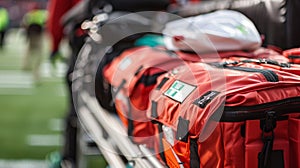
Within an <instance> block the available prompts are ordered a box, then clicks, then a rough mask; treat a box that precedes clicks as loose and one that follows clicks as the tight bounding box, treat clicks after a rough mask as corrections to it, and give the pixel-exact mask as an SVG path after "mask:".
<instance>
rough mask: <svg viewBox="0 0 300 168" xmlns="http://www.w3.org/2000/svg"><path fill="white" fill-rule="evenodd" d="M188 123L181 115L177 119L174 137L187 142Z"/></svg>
mask: <svg viewBox="0 0 300 168" xmlns="http://www.w3.org/2000/svg"><path fill="white" fill-rule="evenodd" d="M189 124H190V121H189V120H186V119H184V118H182V117H181V116H180V117H179V119H178V125H177V132H176V139H177V140H179V141H182V142H185V143H187V142H188V134H189Z"/></svg>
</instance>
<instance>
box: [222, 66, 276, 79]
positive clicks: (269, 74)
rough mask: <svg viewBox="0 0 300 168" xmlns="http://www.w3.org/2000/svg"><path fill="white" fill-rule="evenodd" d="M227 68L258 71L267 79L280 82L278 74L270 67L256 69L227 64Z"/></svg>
mask: <svg viewBox="0 0 300 168" xmlns="http://www.w3.org/2000/svg"><path fill="white" fill-rule="evenodd" d="M224 68H226V69H231V70H236V71H244V72H257V73H261V74H262V75H263V76H264V77H265V78H266V80H267V81H269V82H279V78H278V75H277V74H276V73H275V72H274V71H272V70H269V69H255V68H248V67H236V66H225V67H224Z"/></svg>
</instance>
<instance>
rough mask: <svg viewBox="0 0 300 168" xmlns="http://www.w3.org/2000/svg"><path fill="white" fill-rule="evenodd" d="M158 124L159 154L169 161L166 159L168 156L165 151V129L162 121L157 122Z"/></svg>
mask: <svg viewBox="0 0 300 168" xmlns="http://www.w3.org/2000/svg"><path fill="white" fill-rule="evenodd" d="M157 126H158V132H159V156H160V157H161V159H162V160H163V161H164V162H165V163H167V160H166V156H165V152H164V145H163V142H162V140H163V129H162V124H161V123H157Z"/></svg>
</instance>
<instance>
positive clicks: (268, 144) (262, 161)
mask: <svg viewBox="0 0 300 168" xmlns="http://www.w3.org/2000/svg"><path fill="white" fill-rule="evenodd" d="M275 117H276V116H275V112H273V111H270V112H267V114H266V118H265V120H264V122H261V123H263V124H261V127H262V130H263V133H262V141H263V143H264V146H263V148H262V151H261V152H260V153H259V154H258V168H271V161H272V160H271V159H272V153H273V142H274V129H275V127H276V118H275ZM270 132H271V134H270V135H266V134H267V133H270Z"/></svg>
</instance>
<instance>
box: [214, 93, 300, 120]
mask: <svg viewBox="0 0 300 168" xmlns="http://www.w3.org/2000/svg"><path fill="white" fill-rule="evenodd" d="M299 109H300V97H293V98H287V99H283V100H279V101H275V102H270V103H265V104H259V105H254V106H236V107H229V106H225V107H224V111H223V114H222V116H221V119H220V121H221V122H240V121H246V120H257V119H263V118H265V116H266V113H267V112H269V111H274V112H275V114H276V116H277V117H279V116H282V115H286V114H291V113H300V110H299ZM212 119H217V116H214V115H213V116H212Z"/></svg>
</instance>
